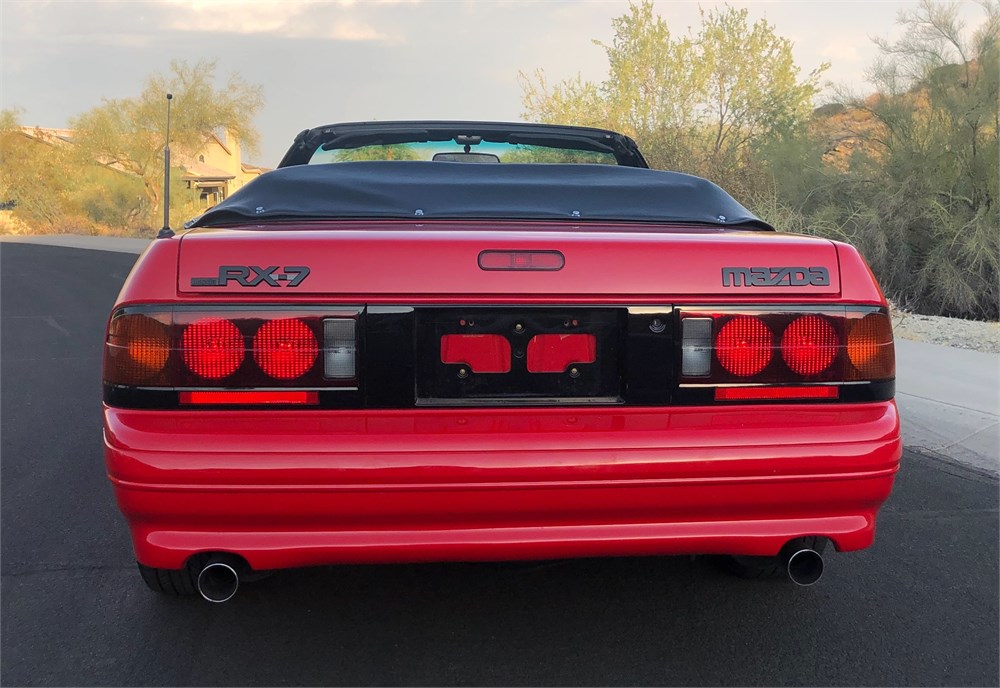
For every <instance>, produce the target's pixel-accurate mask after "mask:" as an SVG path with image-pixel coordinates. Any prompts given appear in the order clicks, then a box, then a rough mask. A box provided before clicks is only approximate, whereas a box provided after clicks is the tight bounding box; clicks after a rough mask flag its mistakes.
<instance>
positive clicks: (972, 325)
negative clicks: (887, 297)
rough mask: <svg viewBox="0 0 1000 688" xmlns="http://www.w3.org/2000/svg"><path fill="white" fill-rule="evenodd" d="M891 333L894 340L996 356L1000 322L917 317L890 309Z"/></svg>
mask: <svg viewBox="0 0 1000 688" xmlns="http://www.w3.org/2000/svg"><path fill="white" fill-rule="evenodd" d="M892 330H893V334H894V335H895V336H896V338H897V339H912V340H915V341H918V342H930V343H931V344H942V345H944V346H954V347H957V348H959V349H971V350H973V351H983V352H986V353H991V354H996V353H1000V322H982V321H979V320H962V319H960V318H945V317H942V316H938V315H918V314H916V313H908V312H906V311H903V310H899V309H893V310H892Z"/></svg>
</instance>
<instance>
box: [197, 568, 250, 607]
mask: <svg viewBox="0 0 1000 688" xmlns="http://www.w3.org/2000/svg"><path fill="white" fill-rule="evenodd" d="M239 587H240V577H239V574H237V573H236V569H234V568H233V567H232V566H230V565H229V564H223V563H222V562H221V561H215V562H212V563H210V564H208V565H207V566H205V568H203V569H202V570H201V571H200V572H199V573H198V593H199V594H200V595H201V596H202V597H204V598H205V599H206V600H208V601H209V602H216V603H222V602H228V601H229V600H231V599H233V595H235V594H236V590H237V589H239Z"/></svg>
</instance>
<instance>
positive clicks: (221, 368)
mask: <svg viewBox="0 0 1000 688" xmlns="http://www.w3.org/2000/svg"><path fill="white" fill-rule="evenodd" d="M181 351H182V352H183V354H184V363H186V364H187V367H188V368H190V369H191V372H193V373H194V374H195V375H198V376H199V377H203V378H205V379H207V380H218V379H221V378H224V377H226V376H227V375H232V374H233V373H235V372H236V369H237V368H239V367H240V363H242V362H243V357H244V356H245V355H246V352H245V351H244V345H243V335H242V334H240V330H239V328H238V327H236V323H234V322H233V321H231V320H224V319H222V318H204V319H202V320H198V321H196V322H193V323H191V324H190V325H188V326H187V327H185V328H184V334H183V335H182V338H181Z"/></svg>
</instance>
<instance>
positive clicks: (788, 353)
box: [781, 315, 839, 377]
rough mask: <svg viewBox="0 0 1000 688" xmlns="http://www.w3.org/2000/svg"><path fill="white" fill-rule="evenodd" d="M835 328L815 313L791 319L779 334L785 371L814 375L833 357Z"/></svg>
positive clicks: (836, 342)
mask: <svg viewBox="0 0 1000 688" xmlns="http://www.w3.org/2000/svg"><path fill="white" fill-rule="evenodd" d="M838 344H839V341H838V339H837V331H836V330H835V329H834V328H833V325H831V324H830V321H829V320H827V319H825V318H823V317H821V316H818V315H803V316H801V317H798V318H796V319H795V320H793V321H792V322H791V323H790V324H789V325H788V327H786V328H785V332H784V334H782V335H781V356H782V358H783V359H784V360H785V365H787V366H788V368H789V370H791V371H792V372H794V373H798V374H799V375H803V376H807V377H808V376H811V375H818V374H819V373H822V372H823V371H824V370H826V369H827V368H829V367H830V364H832V363H833V359H834V358H835V357H836V356H837V347H838Z"/></svg>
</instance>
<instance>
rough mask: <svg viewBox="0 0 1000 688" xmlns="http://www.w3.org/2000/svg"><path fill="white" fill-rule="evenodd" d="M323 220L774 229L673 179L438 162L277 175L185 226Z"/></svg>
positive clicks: (697, 185) (701, 183) (623, 171)
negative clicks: (609, 223)
mask: <svg viewBox="0 0 1000 688" xmlns="http://www.w3.org/2000/svg"><path fill="white" fill-rule="evenodd" d="M328 218H329V219H338V218H371V219H379V218H394V219H414V218H423V219H426V220H436V219H505V220H507V219H510V220H578V221H582V222H586V221H625V222H669V223H697V224H708V225H718V226H742V227H749V228H754V229H764V230H773V227H771V226H770V225H768V224H767V223H766V222H763V221H762V220H760V219H758V218H757V217H755V216H754V215H753V214H751V213H750V211H749V210H747V209H746V208H744V207H743V206H742V205H740V204H739V203H737V202H736V200H735V199H734V198H733V197H732V196H730V195H729V194H727V193H726V192H725V191H723V190H722V189H721V188H719V187H718V186H716V185H715V184H713V183H712V182H710V181H707V180H705V179H702V178H700V177H693V176H691V175H687V174H680V173H678V172H661V171H656V170H648V169H640V168H633V167H621V166H614V165H574V164H554V165H543V164H511V163H501V164H492V165H490V164H486V165H470V164H466V163H456V162H439V161H438V162H417V161H374V162H347V163H332V164H327V165H300V166H294V167H287V168H281V169H277V170H274V171H273V172H268V173H266V174H263V175H261V176H260V177H258V178H257V179H255V180H253V181H252V182H250V183H249V184H247V185H246V186H244V187H243V188H242V189H240V190H239V191H237V192H236V193H234V194H233V195H232V196H230V197H229V198H227V199H226V200H224V201H223V202H221V203H219V204H218V205H217V206H215V207H214V208H212V209H211V210H209V211H208V212H206V213H204V214H203V215H201V216H200V217H198V218H196V219H194V220H192V221H191V222H189V223H188V224H187V226H188V227H218V226H225V225H233V224H246V223H247V222H252V223H254V224H265V223H267V222H268V221H273V220H287V219H328Z"/></svg>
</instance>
